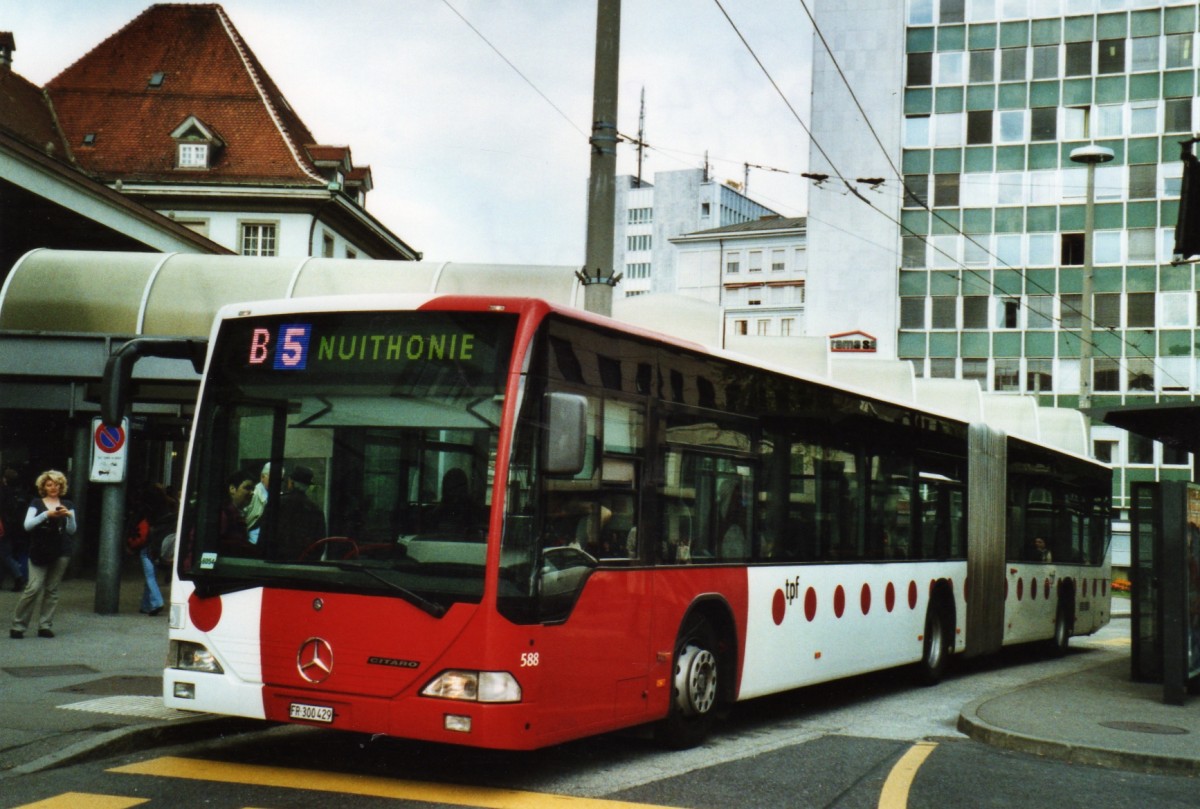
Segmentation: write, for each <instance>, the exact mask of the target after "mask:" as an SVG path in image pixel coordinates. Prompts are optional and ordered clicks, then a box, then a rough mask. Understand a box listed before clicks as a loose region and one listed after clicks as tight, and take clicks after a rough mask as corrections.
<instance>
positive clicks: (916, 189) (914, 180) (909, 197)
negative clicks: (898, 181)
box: [904, 174, 929, 208]
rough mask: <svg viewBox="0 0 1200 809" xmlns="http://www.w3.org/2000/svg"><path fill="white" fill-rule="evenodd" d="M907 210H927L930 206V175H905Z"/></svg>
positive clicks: (905, 205) (905, 203)
mask: <svg viewBox="0 0 1200 809" xmlns="http://www.w3.org/2000/svg"><path fill="white" fill-rule="evenodd" d="M904 190H905V191H906V192H907V193H905V195H904V207H905V208H927V207H928V206H929V175H928V174H906V175H904Z"/></svg>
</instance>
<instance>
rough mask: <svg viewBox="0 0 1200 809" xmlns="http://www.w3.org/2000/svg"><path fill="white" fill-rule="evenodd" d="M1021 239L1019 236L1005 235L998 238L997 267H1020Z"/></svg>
mask: <svg viewBox="0 0 1200 809" xmlns="http://www.w3.org/2000/svg"><path fill="white" fill-rule="evenodd" d="M1023 263H1024V262H1022V261H1021V237H1020V236H1019V235H1017V234H1008V233H1006V234H1003V235H1000V236H997V237H996V266H997V267H1020V266H1021V264H1023Z"/></svg>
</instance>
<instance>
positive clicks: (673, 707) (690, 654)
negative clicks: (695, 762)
mask: <svg viewBox="0 0 1200 809" xmlns="http://www.w3.org/2000/svg"><path fill="white" fill-rule="evenodd" d="M672 663H673V666H672V671H671V704H670V707H669V708H668V710H667V716H666V718H665V719H663V720H662V721H661V722H659V724H658V726H657V728H656V729H655V738H656V739H657V740H658V741H659V743H660V744H663V745H665V746H667V747H670V748H672V749H674V750H684V749H687V748H689V747H695V746H696V745H698V744H700V743H701V742H703V741H704V740H705V739H706V738H707V737H708V734H709V731H710V730H711V729H712V723H713V718H714V717H715V716H716V712H717V708H718V704H719V701H720V700H719V695H720V681H719V678H718V672H719V671H720V665H719V663H720V661H719V660H718V658H717V638H716V633H715V632H714V631H713V629H712V627H711V626H710V625H709V622H708V621H707V620H706V619H705V618H703V617H700V616H692V617H690V618H688V619H687V621H686V622H685V623H684V625H683V628H682V629H681V630H680V632H679V638H678V640H676V642H675V654H674V660H673V661H672Z"/></svg>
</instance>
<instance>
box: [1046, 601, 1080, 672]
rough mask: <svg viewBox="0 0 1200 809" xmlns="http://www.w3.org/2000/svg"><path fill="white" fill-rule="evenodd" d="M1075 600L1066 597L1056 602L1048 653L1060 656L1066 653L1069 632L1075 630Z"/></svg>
mask: <svg viewBox="0 0 1200 809" xmlns="http://www.w3.org/2000/svg"><path fill="white" fill-rule="evenodd" d="M1074 617H1075V602H1074V599H1072V598H1070V597H1067V598H1062V599H1060V600H1059V602H1058V611H1057V612H1056V613H1055V616H1054V637H1052V638H1051V639H1050V654H1052V655H1053V656H1055V657H1062V656H1063V655H1065V654H1066V653H1067V648H1068V647H1069V646H1070V644H1071V634H1072V632H1074V630H1075V626H1074V624H1075V621H1074Z"/></svg>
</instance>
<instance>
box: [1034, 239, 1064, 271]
mask: <svg viewBox="0 0 1200 809" xmlns="http://www.w3.org/2000/svg"><path fill="white" fill-rule="evenodd" d="M1057 243H1058V240H1057V239H1055V238H1054V234H1053V233H1030V234H1029V260H1028V264H1029V266H1031V267H1050V266H1053V265H1055V264H1057V263H1058V257H1057V256H1056V255H1055V253H1054V246H1055V245H1056V244H1057Z"/></svg>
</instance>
